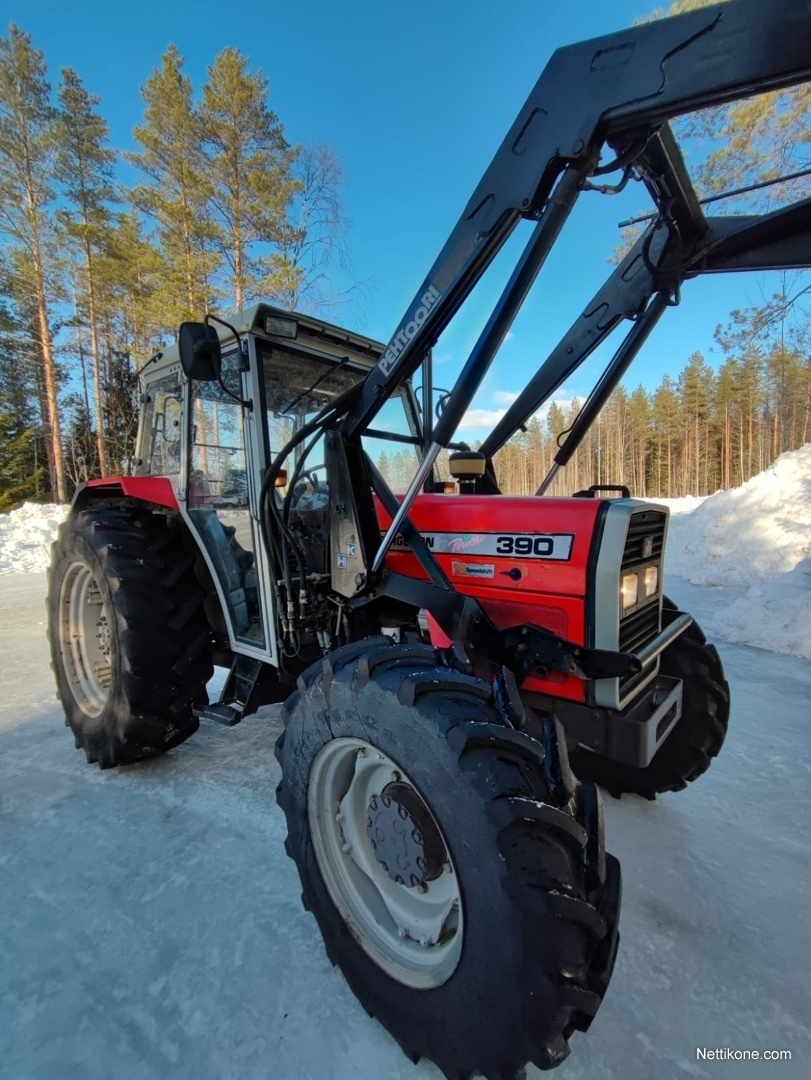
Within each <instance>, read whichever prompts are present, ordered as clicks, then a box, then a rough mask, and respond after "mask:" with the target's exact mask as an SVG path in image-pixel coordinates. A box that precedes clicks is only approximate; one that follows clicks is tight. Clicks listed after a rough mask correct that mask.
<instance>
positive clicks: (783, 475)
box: [662, 443, 811, 660]
mask: <svg viewBox="0 0 811 1080" xmlns="http://www.w3.org/2000/svg"><path fill="white" fill-rule="evenodd" d="M662 501H664V502H668V500H662ZM669 504H670V511H671V519H670V529H669V533H668V541H667V558H666V568H665V569H666V576H667V575H670V574H675V575H676V576H677V577H680V578H684V579H685V580H686V581H690V582H692V583H693V584H695V585H703V586H705V587H709V588H711V589H712V590H713V596H714V598H715V601H716V605H715V606H716V611H715V612H714V614H713V617H712V619H711V621H710V625H709V629H710V630H711V631H712V633H713V634H714V635H716V636H719V637H721V638H723V639H724V640H726V641H732V642H738V643H742V644H748V645H755V646H757V647H758V648H761V649H769V650H771V651H772V652H778V653H788V654H790V655H793V656H801V657H804V658H805V659H807V660H808V659H811V560H809V555H811V443H808V444H806V445H805V446H804V447H802V448H801V449H799V450H794V451H790V452H789V453H786V454H783V455H781V456H780V457H779V458H778V459H777V461H775V463H774V464H773V465H772V466H771V467H770V468H768V469H766V470H765V472H762V473H760V474H759V475H757V476H755V477H753V478H752V479H751V480H750V481H749V482H748V483H746V484H743V485H742V486H741V487H737V488H732V489H731V490H729V491H720V492H718V493H717V494H715V495H712V496H710V497H709V498H704V499H694V498H689V497H688V499H676V500H670V501H669ZM735 587H737V588H735Z"/></svg>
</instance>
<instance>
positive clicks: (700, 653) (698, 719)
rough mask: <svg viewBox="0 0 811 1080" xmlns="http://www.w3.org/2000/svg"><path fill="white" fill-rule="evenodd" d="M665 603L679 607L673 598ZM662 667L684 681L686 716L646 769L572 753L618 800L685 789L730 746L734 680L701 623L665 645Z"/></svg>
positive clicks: (581, 769) (575, 763)
mask: <svg viewBox="0 0 811 1080" xmlns="http://www.w3.org/2000/svg"><path fill="white" fill-rule="evenodd" d="M663 606H664V608H665V609H666V610H670V611H676V610H677V608H676V605H675V604H674V603H673V601H672V600H668V598H667V597H664V603H663ZM659 670H660V672H661V674H662V675H668V676H670V677H671V678H675V679H681V680H682V714H681V716H680V717H679V719H678V720H677V722H676V724H675V726H674V728H673V730H672V731H671V733H670V734H669V735H668V737H667V738H666V739H665V741H664V742H663V743H662V745H661V746H660V747H659V749H658V750H657V751H656V753H655V754H654V756H653V760H652V761H651V762H650V764H649V765H648V766H647V767H646V768H644V769H642V768H639V767H637V766H634V765H624V764H622V763H621V762H618V761H609V760H608V759H607V758H604V757H601V756H600V755H599V754H595V753H593V752H592V751H591V750H575V751H573V752H572V753H571V754H570V756H569V758H570V761H571V764H572V768H573V769H574V771H575V772H576V773H577V775H578V776H579V777H580V778H581V779H583V780H592V781H594V783H596V784H602V785H603V787H605V788H606V789H607V790H608V791H609V792H610V794H612V795H613V796H614V797H615V798H620V796H622V795H624V794H634V795H641V796H643V798H646V799H655V798H656V796H657V795H658V794H661V793H663V792H665V791H682V790H683V789H684V788H685V787H687V785H688V784H689V783H691V782H692V781H693V780H697V779H698V777H699V776H701V775H702V774H703V773H705V772H706V771H707V769H709V767H710V764H711V763H712V759H713V758H714V757H716V756H717V755H718V753H719V752H720V750H721V747H722V746H723V745H724V739H725V738H726V733H727V726H728V724H729V707H730V695H729V683H728V682H727V681H726V679H725V678H724V667H723V664H722V663H721V658H720V656H719V655H718V651H717V650H716V648H715V646H714V645H709V644H708V643H707V639H706V637H705V636H704V633H703V631H702V629H701V627H700V626H699V625H698V623H697V622H695V621H694V622H692V623H691V624H690V626H688V628H687V629H686V630H685V631H684V633H683V634H682V635H681V636H680V637H678V638H676V640H675V641H674V642H673V644H672V645H670V646H669V647H668V648H667V649H665V651H664V652H663V653H662V658H661V661H660V667H659Z"/></svg>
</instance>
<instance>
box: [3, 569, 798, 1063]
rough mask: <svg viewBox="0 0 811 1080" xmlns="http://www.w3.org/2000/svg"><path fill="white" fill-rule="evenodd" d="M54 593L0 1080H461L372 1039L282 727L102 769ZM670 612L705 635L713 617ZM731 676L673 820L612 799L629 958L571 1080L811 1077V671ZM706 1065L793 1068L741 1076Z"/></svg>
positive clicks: (6, 871)
mask: <svg viewBox="0 0 811 1080" xmlns="http://www.w3.org/2000/svg"><path fill="white" fill-rule="evenodd" d="M45 587H46V586H45V575H44V574H19V575H16V576H13V577H8V578H6V579H5V580H4V582H3V585H2V588H0V650H2V654H3V657H4V663H3V664H2V665H1V666H0V912H2V919H0V957H2V963H0V1013H2V1018H3V1019H2V1023H0V1062H2V1067H0V1072H2V1074H3V1075H4V1076H8V1077H9V1078H13V1080H40V1078H51V1077H60V1078H61V1077H65V1078H74V1077H75V1078H77V1080H79V1078H81V1080H108V1078H109V1077H115V1078H116V1080H164V1078H165V1077H172V1078H173V1080H268V1078H271V1077H272V1078H278V1080H379V1078H380V1077H386V1078H387V1080H442V1077H441V1075H440V1073H439V1072H438V1070H437V1069H436V1068H435V1067H434V1066H432V1065H430V1064H428V1063H427V1062H424V1061H423V1062H420V1063H419V1064H418V1065H416V1066H415V1065H412V1064H411V1063H410V1062H409V1061H408V1059H407V1058H406V1057H405V1056H404V1055H403V1054H402V1052H401V1051H400V1048H399V1047H398V1046H397V1045H396V1043H395V1042H394V1041H393V1040H392V1039H391V1038H390V1037H389V1036H388V1034H387V1033H386V1032H385V1031H384V1030H383V1028H381V1027H380V1026H379V1025H378V1024H377V1023H376V1022H375V1021H374V1020H372V1019H371V1018H369V1017H368V1016H367V1015H366V1013H365V1012H364V1010H363V1008H362V1007H361V1006H360V1005H359V1004H358V1002H357V1001H356V999H355V998H354V996H353V995H352V992H351V991H350V990H349V988H348V986H347V985H346V984H345V982H344V980H343V978H342V977H341V975H340V973H339V972H338V970H337V969H336V968H333V967H331V965H330V964H329V961H328V960H327V958H326V955H325V953H324V949H323V946H322V943H321V939H320V936H319V933H318V930H317V927H316V924H315V920H314V919H313V917H312V916H311V915H309V914H308V913H307V912H306V911H304V909H303V908H302V906H301V903H300V900H299V896H300V892H301V888H300V884H299V881H298V877H297V874H296V871H295V867H294V865H293V863H292V862H291V860H290V859H288V858H287V857H286V856H285V854H284V849H283V840H284V832H285V826H284V819H283V815H282V813H281V812H280V811H279V809H278V808H277V807H276V805H275V797H274V789H275V787H276V784H277V783H278V780H279V767H278V765H277V763H276V761H275V759H274V756H273V745H274V741H275V739H276V737H277V735H278V733H279V731H280V728H281V721H280V716H279V710H278V707H272V708H267V709H263V710H261V711H260V713H259V714H257V715H254V716H250V717H248V718H246V719H245V720H244V721H243V722H242V723H241V724H239V725H238V726H237V727H236V728H233V729H226V728H221V727H218V726H217V725H216V724H204V725H203V727H201V729H200V731H199V732H198V733H197V734H196V735H195V736H194V737H193V738H192V739H190V740H189V741H188V742H187V743H185V744H184V745H183V746H181V747H179V748H178V749H177V750H174V751H172V752H171V753H169V754H167V755H166V756H165V757H162V758H158V759H156V760H154V761H152V762H148V763H144V764H143V765H138V766H133V767H131V768H128V769H119V770H109V771H107V772H100V771H99V770H98V769H97V768H96V767H92V768H91V767H89V766H88V765H86V764H85V761H84V756H83V755H82V754H81V753H80V752H79V751H77V750H74V748H73V742H72V739H71V737H70V733H69V732H67V731H66V730H65V728H64V726H63V723H62V714H61V710H60V707H59V703H58V702H57V701H56V700H55V697H54V687H53V681H52V676H51V673H50V671H49V668H48V650H47V645H46V641H45V625H44V622H45V620H44V606H43V598H44V595H45ZM669 587H670V590H671V592H672V595H673V597H674V599H675V600H676V601H677V602H678V603H680V604H681V605H683V606H684V607H685V609H686V610H688V611H691V612H693V613H694V614H695V615H696V617H697V618H698V619H699V620H700V621H701V622H706V620H707V618H708V616H709V615H710V613H711V611H712V607H713V604H714V593H713V592H710V591H708V590H707V589H706V588H704V587H700V586H694V585H690V584H688V583H685V582H680V581H677V580H676V579H673V580H672V581H671V582H670V586H669ZM721 655H722V658H723V661H724V664H725V666H726V671H727V675H728V677H729V680H730V683H731V686H732V699H733V718H732V724H731V727H730V733H729V737H728V739H727V744H726V746H725V748H724V751H723V753H722V754H721V755H720V757H719V758H718V760H717V761H716V762H715V763H714V764H713V766H712V768H711V769H710V771H709V772H708V774H707V775H706V776H704V777H702V778H701V779H700V780H698V781H697V782H696V783H695V784H694V785H691V786H690V788H689V789H688V790H686V791H684V792H679V793H678V794H674V795H666V796H664V797H662V798H660V799H659V800H657V802H655V803H648V802H645V801H643V800H641V799H637V798H625V799H623V800H622V801H621V802H617V801H614V800H612V799H606V837H607V847H608V849H609V850H610V851H612V852H613V853H614V854H615V855H617V856H618V857H619V858H620V860H621V862H622V866H623V874H624V895H623V910H622V919H621V934H622V941H621V944H620V951H619V956H618V959H617V966H616V969H615V972H614V977H613V980H612V982H611V986H610V987H609V990H608V993H607V995H606V999H605V1002H604V1004H603V1006H602V1008H601V1009H600V1012H599V1013H598V1015H597V1017H596V1019H595V1021H594V1023H593V1024H592V1026H591V1029H590V1030H589V1032H588V1034H587V1035H580V1034H577V1033H575V1034H574V1035H573V1036H572V1039H571V1044H572V1055H571V1057H570V1058H569V1059H568V1061H566V1062H565V1063H564V1064H563V1065H562V1066H561V1067H560V1069H559V1070H558V1071H557V1073H556V1074H555V1075H556V1077H559V1078H560V1080H594V1078H596V1077H599V1078H600V1080H648V1078H650V1077H652V1076H662V1077H669V1078H670V1077H680V1076H688V1075H690V1076H694V1077H698V1078H700V1080H704V1078H706V1080H712V1078H714V1077H716V1076H718V1075H720V1073H723V1074H724V1075H729V1076H734V1077H735V1080H761V1078H763V1077H764V1076H766V1075H771V1074H772V1072H773V1073H774V1075H775V1076H777V1075H778V1074H779V1076H780V1077H781V1078H785V1080H795V1078H796V1080H800V1078H805V1077H806V1076H808V1063H809V1061H810V1060H811V1027H810V1025H809V1017H811V991H810V988H809V981H808V958H809V956H811V918H809V910H808V900H807V898H808V896H809V895H811V862H809V859H808V855H807V853H808V851H809V848H811V754H809V731H808V701H809V698H810V697H811V664H808V663H807V662H805V661H802V660H799V659H797V658H794V657H789V656H771V657H767V656H766V654H764V653H762V652H760V651H758V650H756V649H751V648H747V647H741V646H731V645H723V644H722V645H721ZM775 688H779V695H778V694H777V693H776V689H775ZM493 940H494V962H497V958H498V954H497V940H498V939H497V928H495V927H494V928H493ZM697 1047H706V1048H716V1047H732V1048H733V1049H735V1048H737V1049H755V1048H757V1049H760V1050H764V1049H788V1050H790V1051H791V1053H792V1060H791V1061H783V1062H781V1063H780V1064H779V1066H778V1065H775V1066H773V1067H771V1068H764V1066H763V1064H762V1062H752V1061H744V1062H736V1063H735V1065H734V1066H730V1067H728V1068H725V1067H724V1066H719V1065H718V1064H717V1063H716V1062H713V1061H710V1062H707V1061H699V1060H697V1058H696V1048H697ZM719 1069H720V1072H719ZM541 1076H542V1074H541V1073H540V1072H539V1071H537V1070H536V1069H534V1068H530V1069H529V1070H528V1080H541Z"/></svg>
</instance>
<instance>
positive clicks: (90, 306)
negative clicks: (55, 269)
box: [84, 236, 109, 476]
mask: <svg viewBox="0 0 811 1080" xmlns="http://www.w3.org/2000/svg"><path fill="white" fill-rule="evenodd" d="M84 263H85V270H86V271H87V317H88V320H89V322H90V352H91V355H92V357H93V387H94V398H95V406H96V450H97V452H98V455H99V471H100V473H101V475H102V476H107V475H109V467H108V464H107V444H106V441H105V438H104V413H103V410H102V400H101V356H100V351H99V333H98V327H97V326H96V294H95V285H94V281H93V266H92V260H91V256H90V241H89V240H88V239H87V236H85V241H84Z"/></svg>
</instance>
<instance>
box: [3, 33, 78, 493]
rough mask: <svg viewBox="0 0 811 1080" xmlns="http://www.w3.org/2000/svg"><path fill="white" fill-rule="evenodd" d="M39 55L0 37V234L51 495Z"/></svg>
mask: <svg viewBox="0 0 811 1080" xmlns="http://www.w3.org/2000/svg"><path fill="white" fill-rule="evenodd" d="M46 74H47V73H46V66H45V58H44V56H43V54H42V53H41V52H40V51H39V50H37V49H35V48H34V46H33V44H32V42H31V38H30V36H29V35H28V34H25V33H23V31H22V30H20V29H19V28H18V27H16V26H14V25H12V27H11V29H10V31H9V36H8V38H0V233H2V235H4V236H5V239H6V242H7V244H8V245H9V248H10V255H9V259H10V263H11V265H12V266H13V270H14V273H13V275H12V279H11V280H12V287H13V289H14V293H15V294H16V295H17V296H18V297H20V298H21V299H22V300H23V301H24V302H25V301H27V300H28V299H29V298H30V300H31V301H32V302H33V308H34V314H35V319H36V321H35V323H34V324H33V325H32V332H33V335H34V341H35V344H36V348H37V353H38V356H39V360H40V363H41V373H42V397H43V404H44V420H45V436H46V449H47V454H48V465H49V471H50V473H51V486H52V488H53V491H54V494H55V495H56V498H57V499H58V500H59V501H60V502H65V501H66V500H67V496H68V489H67V481H66V474H65V461H64V454H63V449H62V428H61V423H60V417H59V402H58V390H59V372H58V368H57V361H56V356H55V352H54V344H53V328H52V320H51V307H52V304H53V302H54V300H55V299H56V298H57V296H58V282H57V280H56V275H55V250H54V236H53V202H54V186H53V185H54V151H55V142H56V123H55V111H54V109H53V107H52V106H51V104H50V86H49V84H48V82H47V78H46Z"/></svg>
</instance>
